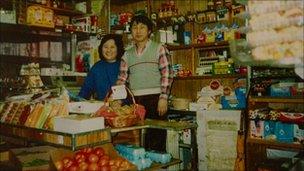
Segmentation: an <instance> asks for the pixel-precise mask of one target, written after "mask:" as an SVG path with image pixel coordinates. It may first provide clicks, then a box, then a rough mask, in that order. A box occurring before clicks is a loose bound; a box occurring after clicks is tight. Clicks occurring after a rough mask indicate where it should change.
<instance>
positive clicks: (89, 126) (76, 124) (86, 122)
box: [54, 115, 105, 134]
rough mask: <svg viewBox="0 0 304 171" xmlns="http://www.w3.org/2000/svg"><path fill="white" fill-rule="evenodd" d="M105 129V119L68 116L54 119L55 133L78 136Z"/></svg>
mask: <svg viewBox="0 0 304 171" xmlns="http://www.w3.org/2000/svg"><path fill="white" fill-rule="evenodd" d="M104 128H105V125H104V118H103V117H90V116H88V115H68V116H63V117H56V118H54V131H59V132H65V133H71V134H76V133H81V132H88V131H94V130H100V129H104Z"/></svg>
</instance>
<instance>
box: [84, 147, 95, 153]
mask: <svg viewBox="0 0 304 171" xmlns="http://www.w3.org/2000/svg"><path fill="white" fill-rule="evenodd" d="M92 151H93V148H92V147H86V148H84V149H82V152H84V153H85V154H91V153H92Z"/></svg>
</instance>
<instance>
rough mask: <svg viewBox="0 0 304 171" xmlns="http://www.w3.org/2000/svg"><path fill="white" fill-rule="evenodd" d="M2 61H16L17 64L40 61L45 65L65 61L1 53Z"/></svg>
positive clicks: (0, 58) (58, 63)
mask: <svg viewBox="0 0 304 171" xmlns="http://www.w3.org/2000/svg"><path fill="white" fill-rule="evenodd" d="M0 60H1V63H15V64H25V63H29V62H38V63H40V64H45V65H48V66H49V65H60V64H63V62H60V61H51V60H50V59H49V58H40V57H29V56H16V55H0Z"/></svg>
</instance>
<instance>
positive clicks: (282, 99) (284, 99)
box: [249, 96, 304, 103]
mask: <svg viewBox="0 0 304 171" xmlns="http://www.w3.org/2000/svg"><path fill="white" fill-rule="evenodd" d="M249 98H250V100H249V101H250V102H262V103H263V102H265V103H304V98H303V97H302V98H301V97H270V96H269V97H265V96H263V97H259V96H250V97H249Z"/></svg>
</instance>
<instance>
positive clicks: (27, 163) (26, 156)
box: [11, 146, 55, 171]
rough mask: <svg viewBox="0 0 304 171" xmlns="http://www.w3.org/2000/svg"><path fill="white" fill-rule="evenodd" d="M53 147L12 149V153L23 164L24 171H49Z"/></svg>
mask: <svg viewBox="0 0 304 171" xmlns="http://www.w3.org/2000/svg"><path fill="white" fill-rule="evenodd" d="M54 149H55V148H54V147H51V146H37V147H27V148H15V149H11V152H12V153H13V155H14V156H15V157H16V159H17V160H18V162H19V163H20V164H21V166H22V169H21V170H23V171H29V170H41V171H42V170H46V171H47V170H49V162H50V153H49V152H50V151H51V150H54Z"/></svg>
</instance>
